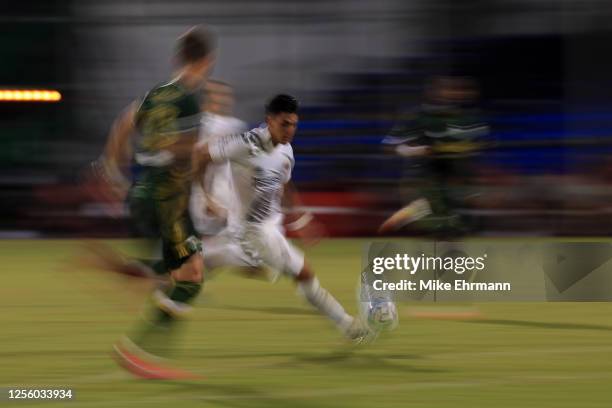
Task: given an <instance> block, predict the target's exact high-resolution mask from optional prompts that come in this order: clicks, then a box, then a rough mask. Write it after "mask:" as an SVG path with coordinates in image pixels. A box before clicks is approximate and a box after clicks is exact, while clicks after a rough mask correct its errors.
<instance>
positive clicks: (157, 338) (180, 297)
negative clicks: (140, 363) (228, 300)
mask: <svg viewBox="0 0 612 408" xmlns="http://www.w3.org/2000/svg"><path fill="white" fill-rule="evenodd" d="M201 289H202V284H201V283H196V282H190V281H177V282H175V284H174V286H173V287H171V288H169V290H168V291H167V293H166V296H167V297H168V298H169V299H170V300H171V301H172V302H168V304H167V305H161V306H160V305H158V304H156V305H154V307H153V310H152V316H151V319H150V320H149V321H145V322H144V323H143V325H142V326H141V327H140V329H139V330H138V332H137V334H136V335H135V336H133V337H132V339H133V341H134V343H136V344H137V345H138V346H139V347H141V348H142V349H143V350H145V351H147V352H149V353H151V354H156V355H161V356H166V357H168V356H169V355H170V353H171V352H172V351H173V349H174V347H173V343H174V341H175V339H176V333H177V331H178V326H180V320H181V319H180V316H181V315H182V314H183V313H184V312H185V308H186V305H188V304H189V303H191V301H193V300H194V299H195V297H196V296H197V295H198V293H199V292H200V290H201Z"/></svg>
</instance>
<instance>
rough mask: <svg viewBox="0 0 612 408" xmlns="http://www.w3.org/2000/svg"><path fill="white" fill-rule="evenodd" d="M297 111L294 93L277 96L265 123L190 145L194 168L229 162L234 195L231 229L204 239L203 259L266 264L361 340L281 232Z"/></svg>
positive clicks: (362, 330) (354, 321)
mask: <svg viewBox="0 0 612 408" xmlns="http://www.w3.org/2000/svg"><path fill="white" fill-rule="evenodd" d="M297 111H298V102H297V100H296V99H295V98H294V97H292V96H289V95H277V96H275V97H274V98H272V99H271V100H270V102H269V103H268V105H267V106H266V125H265V126H262V127H259V128H255V129H252V130H249V131H247V132H244V133H242V134H228V135H224V136H221V137H219V138H216V139H214V140H210V141H208V142H205V143H201V144H198V145H197V146H196V148H195V151H194V155H195V158H194V160H195V163H197V164H196V168H197V170H198V171H200V172H203V173H204V172H206V170H207V167H208V166H210V165H211V164H219V163H227V162H229V163H230V168H231V175H232V182H233V186H234V189H235V191H236V194H237V197H238V200H237V202H236V205H237V210H236V214H237V218H238V222H237V223H236V231H235V233H234V234H232V235H231V236H227V235H226V236H223V234H221V235H220V236H219V237H218V238H213V239H211V240H207V241H205V242H204V244H203V255H204V262H205V264H206V266H207V267H208V268H211V269H213V268H215V267H219V266H232V265H233V266H252V267H268V268H270V269H272V270H274V271H277V272H278V273H281V274H284V275H286V276H288V277H290V278H293V279H294V281H295V282H296V284H297V286H298V289H299V292H300V293H301V294H302V295H303V296H304V297H305V298H306V300H307V301H308V302H309V303H310V304H312V305H313V306H314V307H315V308H317V309H318V310H319V312H321V313H322V314H324V315H326V316H327V317H329V318H330V319H331V320H332V321H333V322H334V324H335V325H336V326H337V327H338V329H340V330H341V331H342V332H343V333H344V335H345V336H346V337H347V338H349V339H351V340H355V341H361V340H363V339H365V338H366V337H367V336H368V334H369V332H368V329H367V328H366V327H365V326H364V325H363V324H362V323H361V321H360V319H358V318H354V317H353V316H351V315H349V314H348V313H346V311H345V310H344V308H343V307H342V306H341V305H340V303H338V301H337V300H336V299H335V298H334V297H333V296H332V295H331V294H330V293H329V292H328V291H327V290H325V289H324V288H322V287H321V285H320V284H319V280H318V279H317V278H316V276H315V274H314V272H313V271H312V269H311V268H310V266H309V265H308V264H307V263H306V262H305V261H304V254H303V253H302V252H301V251H300V250H298V249H297V248H295V247H294V246H293V245H292V244H291V243H290V242H289V241H288V240H287V238H285V236H284V233H283V227H282V220H283V214H282V211H281V199H282V196H283V193H284V190H285V185H286V184H287V183H288V182H289V181H290V179H291V171H292V169H293V165H294V163H295V161H294V158H293V149H292V148H291V144H290V143H291V140H292V139H293V136H294V134H295V131H296V129H297V124H298V115H297ZM297 222H298V221H296V222H294V223H297Z"/></svg>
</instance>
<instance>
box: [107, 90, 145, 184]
mask: <svg viewBox="0 0 612 408" xmlns="http://www.w3.org/2000/svg"><path fill="white" fill-rule="evenodd" d="M137 109H138V106H137V103H136V102H134V103H132V104H131V105H129V106H128V107H127V108H126V109H125V110H124V111H123V112H122V113H121V114H120V115H119V116H118V117H117V119H116V120H115V122H114V123H113V126H112V128H111V131H110V133H109V135H108V139H107V141H106V146H105V148H104V155H103V156H102V160H103V164H104V166H105V170H106V171H107V174H108V175H109V176H111V178H114V177H120V176H122V175H123V172H124V171H125V169H126V168H127V167H128V164H129V160H130V157H131V155H132V146H131V144H130V143H129V142H130V137H131V136H132V134H133V133H134V130H135V123H136V111H137Z"/></svg>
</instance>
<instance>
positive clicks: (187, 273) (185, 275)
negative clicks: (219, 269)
mask: <svg viewBox="0 0 612 408" xmlns="http://www.w3.org/2000/svg"><path fill="white" fill-rule="evenodd" d="M172 277H173V278H174V280H176V281H187V282H195V283H201V282H202V281H203V280H204V262H203V259H202V255H200V254H193V255H192V256H190V257H189V259H188V260H187V261H186V262H185V263H184V264H183V265H181V267H180V268H179V269H176V270H175V271H174V272H172Z"/></svg>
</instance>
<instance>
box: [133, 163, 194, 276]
mask: <svg viewBox="0 0 612 408" xmlns="http://www.w3.org/2000/svg"><path fill="white" fill-rule="evenodd" d="M190 191H191V184H190V183H185V182H176V181H174V180H173V178H172V176H171V174H170V173H169V172H168V171H165V170H163V169H157V168H148V169H146V170H144V171H143V174H141V177H140V178H139V180H138V181H137V182H136V183H135V184H134V185H133V186H132V188H131V189H130V193H129V195H128V203H129V208H130V214H131V218H132V222H133V226H134V228H135V229H136V232H137V233H138V234H139V235H140V236H144V237H146V238H149V239H152V240H156V241H161V243H162V251H163V258H164V263H165V264H166V266H167V267H168V271H172V270H174V269H177V268H179V267H180V266H181V265H182V264H183V263H184V262H185V261H186V260H187V259H189V257H191V255H193V254H195V253H197V252H199V251H200V250H201V243H200V239H199V238H198V235H197V233H196V230H195V228H194V226H193V223H192V221H191V217H190V214H189V198H190Z"/></svg>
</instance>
